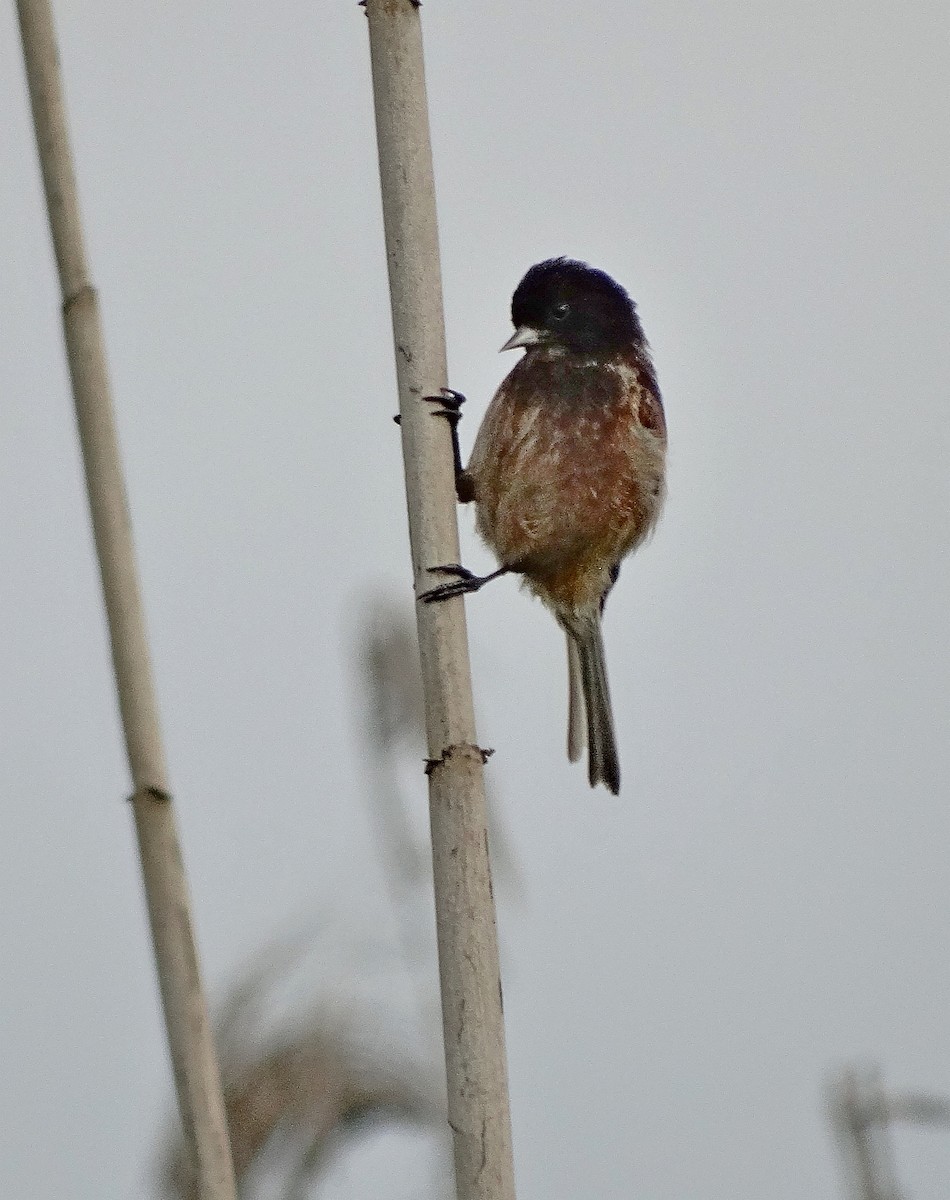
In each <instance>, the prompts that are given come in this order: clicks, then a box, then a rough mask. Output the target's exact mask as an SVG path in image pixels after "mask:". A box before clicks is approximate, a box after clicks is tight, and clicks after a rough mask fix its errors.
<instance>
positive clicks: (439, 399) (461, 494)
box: [422, 388, 475, 504]
mask: <svg viewBox="0 0 950 1200" xmlns="http://www.w3.org/2000/svg"><path fill="white" fill-rule="evenodd" d="M422 399H423V400H426V401H427V402H428V403H429V404H438V405H439V407H438V408H435V409H433V410H432V415H433V416H434V417H444V418H445V420H446V421H448V423H449V427H450V429H451V430H452V463H453V466H454V467H455V494H456V496H457V497H458V501H459V504H468V502H469V501H470V500H474V499H475V489H474V488H473V487H472V480H471V478H470V476H469V475H468V473H467V471H466V470H465V468H464V467H463V466H462V452H461V450H460V449H459V421H461V419H462V405H463V404H464V403H465V397H464V396H463V395H462V393H461V392H456V391H455V390H454V389H453V388H442V390H441V391H440V392H439V394H438V395H437V396H423V397H422Z"/></svg>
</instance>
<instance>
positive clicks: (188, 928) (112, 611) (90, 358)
mask: <svg viewBox="0 0 950 1200" xmlns="http://www.w3.org/2000/svg"><path fill="white" fill-rule="evenodd" d="M17 10H18V14H19V19H20V33H21V37H22V42H23V58H24V62H25V64H26V74H27V81H28V84H29V89H30V102H31V104H32V108H33V123H34V127H35V131H36V142H37V148H38V150H39V157H40V165H41V167H42V171H43V184H44V187H45V191H46V203H47V209H48V213H49V223H50V229H51V232H52V236H53V247H54V249H55V252H56V263H57V266H58V268H59V278H60V285H61V288H62V296H63V328H64V334H65V339H66V351H67V356H68V360H69V372H70V376H71V379H72V386H73V396H74V399H75V404H76V420H77V424H78V427H79V436H80V441H81V443H82V454H83V464H84V467H85V473H86V486H87V489H88V493H89V507H90V510H91V513H92V524H93V532H94V535H95V542H96V552H97V555H98V558H99V568H100V572H101V575H102V588H103V594H104V597H105V604H106V612H107V615H108V620H109V635H110V639H111V643H112V660H113V665H114V669H115V678H116V687H117V691H118V699H119V707H120V710H121V714H122V725H123V729H124V731H125V740H126V747H127V750H128V757H129V767H130V770H131V775H132V783H133V789H134V790H133V795H132V808H133V812H134V815H135V824H136V831H137V834H138V842H139V851H140V855H141V862H142V875H143V879H144V883H145V894H146V899H147V903H148V912H149V919H150V922H151V928H152V937H153V942H154V947H155V959H156V963H157V966H158V980H159V987H160V989H161V995H162V1002H163V1005H164V1010H165V1023H166V1028H167V1032H168V1041H169V1046H170V1049H171V1058H172V1065H173V1068H174V1073H175V1083H176V1088H177V1093H178V1102H179V1107H180V1110H181V1115H182V1123H183V1126H184V1130H185V1135H186V1139H187V1143H188V1146H189V1150H190V1153H191V1154H192V1156H193V1158H194V1162H195V1164H196V1169H197V1173H198V1178H199V1179H200V1186H201V1195H202V1197H203V1198H205V1200H232V1198H233V1196H234V1173H233V1169H232V1166H231V1156H230V1150H229V1148H228V1141H227V1130H226V1126H225V1120H224V1104H223V1101H222V1097H221V1084H220V1080H219V1077H218V1067H217V1062H216V1059H215V1054H214V1045H213V1043H212V1038H211V1029H210V1025H209V1022H208V1013H207V1005H206V1003H205V998H204V992H203V989H202V984H201V976H200V972H199V969H198V957H197V950H196V948H195V941H194V935H193V932H192V924H191V916H190V906H189V900H188V889H187V885H186V880H185V871H184V866H183V864H182V857H181V848H180V844H179V839H178V833H177V830H176V825H175V815H174V810H173V808H172V803H171V798H170V795H169V790H168V782H167V777H166V769H165V756H164V751H163V748H162V739H161V733H160V729H159V721H158V707H157V703H156V699H155V690H154V686H153V682H152V672H151V666H150V663H149V653H148V643H147V640H146V634H145V620H144V614H143V611H142V600H141V594H140V590H139V584H138V574H137V570H136V563H135V553H134V549H133V544H132V528H131V523H130V520H129V513H128V504H127V501H126V494H125V480H124V478H123V474H122V465H121V459H120V455H119V445H118V438H117V436H116V430H115V419H114V416H113V411H112V399H111V394H110V386H109V375H108V369H107V366H106V356H105V349H104V342H103V336H102V326H101V320H100V315H99V301H98V297H97V295H96V291H95V289H94V288H93V286H92V283H91V281H90V276H89V269H88V266H87V262H86V253H85V247H84V244H83V235H82V222H81V218H80V212H79V202H78V197H77V191H76V179H75V172H74V170H73V162H72V154H71V152H70V147H69V137H68V129H67V123H66V109H65V102H64V99H63V90H62V81H61V78H60V69H59V56H58V52H57V47H56V34H55V29H54V26H53V17H52V11H51V8H50V5H49V2H48V0H18V3H17Z"/></svg>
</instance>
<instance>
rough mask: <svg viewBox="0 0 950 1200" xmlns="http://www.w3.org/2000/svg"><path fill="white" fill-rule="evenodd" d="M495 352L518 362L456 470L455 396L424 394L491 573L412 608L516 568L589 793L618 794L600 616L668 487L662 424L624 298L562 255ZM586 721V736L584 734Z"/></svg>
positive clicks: (530, 292) (462, 577)
mask: <svg viewBox="0 0 950 1200" xmlns="http://www.w3.org/2000/svg"><path fill="white" fill-rule="evenodd" d="M511 320H512V324H513V325H514V328H515V331H514V333H513V334H512V335H511V337H510V338H509V339H508V340H507V341H506V342H505V344H504V346H502V348H501V349H502V350H503V351H505V350H516V349H523V350H524V352H525V353H524V355H523V356H522V357H521V358H520V359H519V361H518V362H517V363H516V364H515V366H514V368H513V369H512V370H511V371H510V372H509V374H508V375H507V376H506V378H505V379H504V380H503V381H502V383H501V385H500V387H499V388H498V390H497V392H496V393H495V396H494V398H493V399H492V401H491V403H490V404H489V406H488V409H487V410H486V413H485V416H484V418H483V420H482V423H481V426H480V428H479V430H478V433H477V436H476V438H475V444H474V447H473V450H472V454H471V457H470V459H469V462H468V465H467V467H463V466H462V460H461V454H460V451H459V439H458V424H459V420H460V418H461V409H462V404H463V403H464V402H465V397H464V395H462V394H461V393H460V392H456V391H454V390H452V389H450V388H444V389H442V391H441V392H440V393H439V395H438V396H427V397H424V399H426V400H428V401H431V402H432V403H433V404H435V405H437V407H435V408H434V409H433V410H432V411H433V412H434V413H435V415H437V416H440V417H445V418H447V419H448V420H449V422H450V424H451V427H452V446H453V454H454V459H455V472H456V492H457V496H458V499H459V501H460V502H461V503H474V505H475V509H476V522H475V524H476V528H477V530H478V532H479V534H480V535H481V537H482V538H483V540H484V541H485V542H486V543H487V545H488V546H489V547H490V548H491V550H492V551H493V552H494V554H495V556H496V557H497V559H498V562H499V563H500V564H501V565H500V566H499V568H498V569H497V570H496V571H493V572H491V573H490V574H489V575H484V576H477V575H474V574H473V573H472V572H471V571H469V570H467V569H466V568H465V567H463V566H461V565H460V564H458V563H449V564H444V565H441V566H437V567H431V568H429V570H430V571H431V572H433V573H435V574H439V575H442V576H449V577H451V578H450V580H449V581H448V582H445V583H442V584H440V585H439V586H437V587H433V588H431V589H429V590H428V591H425V592H423V593H422V595H421V596H420V599H422V600H424V601H426V602H428V603H433V602H438V601H442V600H447V599H450V598H451V597H453V596H460V595H464V594H466V593H469V592H474V591H477V590H478V589H479V588H480V587H482V586H483V585H484V584H485V583H487V582H488V581H489V580H491V579H495V578H497V577H499V576H501V575H505V574H508V573H513V574H517V575H520V576H521V577H522V582H523V584H524V585H525V586H526V587H527V589H528V590H529V591H530V592H532V593H533V594H534V595H535V596H536V597H537V598H538V599H539V600H541V601H542V603H543V604H544V605H545V606H546V607H547V608H548V609H550V610H551V612H552V613H553V615H554V617H555V619H556V620H557V622H558V624H559V625H560V626H561V628H562V629H563V630H564V632H565V634H566V639H567V663H568V679H569V698H568V736H567V752H568V757H569V759H570V760H571V761H572V762H577V761H578V760H579V759H580V757H581V755H582V754H583V750H584V744H585V733H586V744H587V751H588V763H587V766H588V780H589V782H590V786H591V787H596V786H597V785H598V784H600V783H603V784H604V785H605V786H606V787H607V789H608V790H609V791H610V792H612V793H613V794H614V795H617V794H619V791H620V760H619V754H618V751H617V738H616V732H615V726H614V718H613V710H612V706H611V700H610V689H609V686H608V681H607V666H606V661H605V656H604V641H603V632H602V623H601V618H602V615H603V610H604V604H605V602H606V600H607V596H608V594H609V592H610V590H611V588H612V587H613V586H614V584H615V583H616V581H617V578H618V575H619V571H620V564H621V562H622V560H623V559H624V558H625V557H626V556H627V555H628V554H630V553H632V552H633V551H634V550H636V549H637V548H638V547H639V546H641V545H642V544H643V543H644V541H645V540H646V539H647V538H648V537H649V535H650V534H651V533H652V531H653V529H654V526H655V525H656V523H657V520H658V518H659V516H660V511H661V509H662V507H663V501H664V496H665V487H666V482H665V481H666V443H667V431H666V418H665V415H664V409H663V401H662V398H661V396H660V389H659V386H658V383H657V377H656V371H655V369H654V366H653V359H652V355H651V352H650V348H649V345H648V343H647V340H646V338H645V336H644V333H643V327H642V325H641V323H640V318H639V315H638V313H637V308H636V305H635V304H634V302H633V301H632V300H631V299H630V297H629V295H628V294H627V292H626V291H625V290H624V288H623V287H621V285H620V284H619V283H617V282H616V281H615V280H614V279H612V278H611V276H609V275H608V274H607V273H606V272H604V271H601V270H598V269H596V268H595V267H591V266H589V265H588V264H587V263H584V262H580V261H577V260H574V259H570V258H565V257H561V258H552V259H547V260H545V261H544V262H540V263H537V264H536V265H535V266H533V267H531V268H530V270H529V271H528V272H527V273H526V274H525V276H524V278H523V279H522V280H521V282H520V283H519V284H518V286H517V288H516V289H515V292H514V295H513V297H512V301H511ZM585 725H586V730H585Z"/></svg>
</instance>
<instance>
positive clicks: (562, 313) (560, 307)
mask: <svg viewBox="0 0 950 1200" xmlns="http://www.w3.org/2000/svg"><path fill="white" fill-rule="evenodd" d="M570 311H571V306H570V305H569V304H555V306H554V308H553V309H552V310H551V316H552V317H553V318H554V320H555V321H565V320H567V316H568V313H569V312H570Z"/></svg>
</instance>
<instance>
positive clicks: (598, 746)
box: [561, 612, 620, 796]
mask: <svg viewBox="0 0 950 1200" xmlns="http://www.w3.org/2000/svg"><path fill="white" fill-rule="evenodd" d="M561 623H562V625H563V626H564V629H565V631H566V633H567V666H568V680H569V683H570V693H569V699H568V723H567V754H568V758H570V760H571V762H576V761H577V760H578V759H579V758H580V756H581V753H582V751H583V749H584V725H583V721H584V717H583V714H586V716H587V777H588V779H589V780H590V785H591V787H596V786H597V784H598V783H603V784H606V786H607V787H608V788H609V789H610V791H612V792H613V794H614V795H615V796H616V795H617V794H618V793H619V791H620V760H619V758H618V755H617V738H616V735H615V734H614V719H613V711H612V709H611V705H610V689H609V687H608V685H607V665H606V662H605V661H604V639H603V634H602V632H601V624H600V613H599V612H595V613H589V614H585V615H584V616H583V617H573V616H572V617H570V618H568V619H562V621H561Z"/></svg>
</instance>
